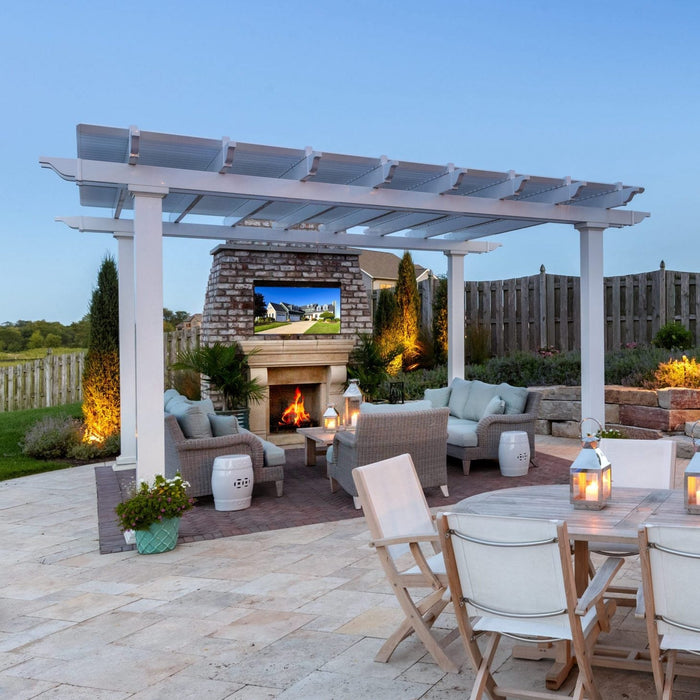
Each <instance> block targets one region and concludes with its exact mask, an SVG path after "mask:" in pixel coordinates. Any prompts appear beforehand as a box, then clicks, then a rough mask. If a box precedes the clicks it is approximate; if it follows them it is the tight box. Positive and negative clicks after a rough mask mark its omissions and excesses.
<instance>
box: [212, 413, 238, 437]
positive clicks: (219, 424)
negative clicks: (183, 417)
mask: <svg viewBox="0 0 700 700" xmlns="http://www.w3.org/2000/svg"><path fill="white" fill-rule="evenodd" d="M207 418H209V425H210V426H211V432H212V435H213V436H214V437H221V436H222V435H238V433H239V430H238V419H237V418H236V416H218V415H217V414H216V413H208V414H207Z"/></svg>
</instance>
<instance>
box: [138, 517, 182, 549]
mask: <svg viewBox="0 0 700 700" xmlns="http://www.w3.org/2000/svg"><path fill="white" fill-rule="evenodd" d="M179 529H180V518H163V520H160V521H159V522H157V523H153V525H151V526H150V527H149V528H148V530H136V533H135V534H136V549H137V550H138V551H139V554H158V553H159V552H167V551H169V550H171V549H174V548H175V545H176V544H177V533H178V531H179Z"/></svg>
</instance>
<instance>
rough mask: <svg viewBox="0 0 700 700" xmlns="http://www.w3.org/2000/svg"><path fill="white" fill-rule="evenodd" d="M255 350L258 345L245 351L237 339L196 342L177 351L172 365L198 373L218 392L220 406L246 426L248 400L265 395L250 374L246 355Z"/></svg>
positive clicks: (263, 390) (259, 399)
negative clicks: (188, 348) (224, 341)
mask: <svg viewBox="0 0 700 700" xmlns="http://www.w3.org/2000/svg"><path fill="white" fill-rule="evenodd" d="M256 352H258V349H255V350H251V351H250V352H249V353H247V354H246V353H245V352H244V351H243V348H242V347H241V345H240V343H238V342H234V343H233V344H231V345H224V344H223V343H213V344H211V345H200V346H199V347H197V348H195V349H194V350H186V351H183V352H181V353H179V354H178V356H177V362H175V363H174V364H173V365H172V369H175V370H191V371H194V372H198V373H199V374H201V375H202V377H203V379H204V381H205V382H206V383H207V384H208V385H209V387H210V388H211V389H213V390H214V391H217V392H220V393H221V395H222V398H223V406H222V408H223V410H224V411H226V412H231V413H232V414H233V415H235V416H236V417H237V418H238V421H239V423H240V424H241V425H242V427H244V428H248V404H249V403H250V402H253V403H257V402H258V401H261V400H262V399H263V398H264V397H265V387H263V386H261V385H260V383H259V382H258V380H257V379H256V378H251V376H250V366H249V364H248V358H249V357H250V356H251V355H253V354H255V353H256Z"/></svg>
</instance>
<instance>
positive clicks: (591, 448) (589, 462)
mask: <svg viewBox="0 0 700 700" xmlns="http://www.w3.org/2000/svg"><path fill="white" fill-rule="evenodd" d="M585 420H594V421H595V422H596V423H598V421H596V420H595V418H585V419H584V420H582V421H581V426H583V423H584V421H585ZM598 426H599V428H600V429H601V430H602V426H600V423H598ZM611 494H612V467H611V464H610V461H609V460H608V458H607V457H606V456H605V455H604V454H603V452H602V450H601V449H600V448H599V447H598V438H597V437H596V436H593V435H587V436H584V435H583V433H582V434H581V452H579V454H578V456H577V457H576V459H575V460H574V463H573V464H572V465H571V468H570V470H569V498H570V500H571V503H572V505H573V506H574V508H579V509H583V510H601V509H602V508H605V506H606V505H607V504H608V501H609V500H610V496H611Z"/></svg>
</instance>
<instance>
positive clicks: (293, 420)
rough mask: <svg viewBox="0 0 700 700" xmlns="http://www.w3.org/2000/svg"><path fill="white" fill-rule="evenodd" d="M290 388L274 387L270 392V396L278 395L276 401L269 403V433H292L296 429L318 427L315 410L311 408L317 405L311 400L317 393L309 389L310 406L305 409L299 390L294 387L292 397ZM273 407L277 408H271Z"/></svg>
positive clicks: (303, 397) (303, 399)
mask: <svg viewBox="0 0 700 700" xmlns="http://www.w3.org/2000/svg"><path fill="white" fill-rule="evenodd" d="M292 386H293V385H292ZM291 388H292V387H282V386H278V387H274V388H273V391H272V392H271V394H279V396H277V397H276V400H274V401H272V402H271V403H270V431H271V432H285V431H292V430H296V429H297V428H309V427H312V426H314V425H318V418H315V417H314V414H315V413H317V410H316V409H315V408H314V407H313V405H315V403H317V402H316V401H315V399H314V398H313V397H314V396H315V394H316V393H317V391H314V390H312V389H311V388H309V393H310V395H311V397H312V398H311V404H312V405H309V407H308V408H307V406H306V405H305V396H304V393H302V390H301V388H300V387H298V386H296V387H294V388H293V396H292V395H291V391H290V389H291ZM285 389H286V391H285ZM271 398H272V397H271ZM274 406H277V408H276V409H275V408H273V407H274Z"/></svg>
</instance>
